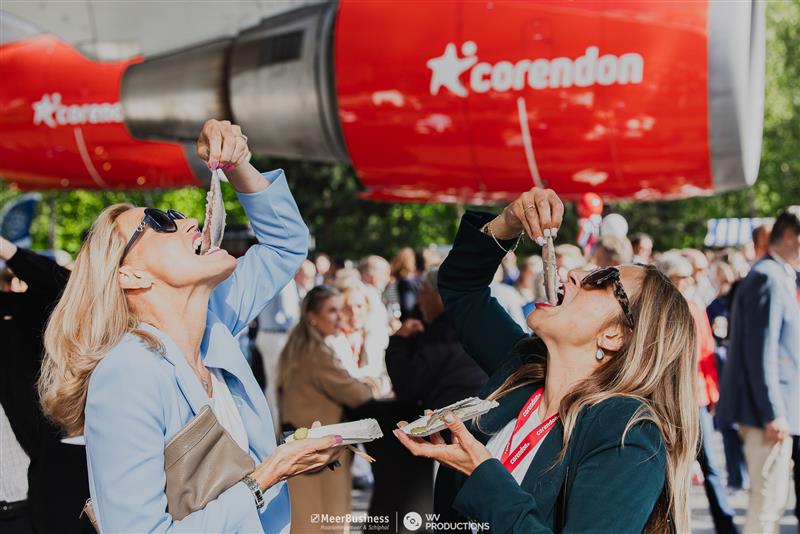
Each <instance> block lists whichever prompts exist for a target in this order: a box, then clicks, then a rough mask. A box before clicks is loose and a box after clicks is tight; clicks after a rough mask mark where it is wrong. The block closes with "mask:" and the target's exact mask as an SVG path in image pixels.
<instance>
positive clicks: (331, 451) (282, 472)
mask: <svg viewBox="0 0 800 534" xmlns="http://www.w3.org/2000/svg"><path fill="white" fill-rule="evenodd" d="M318 426H320V423H319V421H314V424H313V425H311V428H316V427H318ZM342 450H343V447H342V436H325V437H322V438H306V439H298V440H293V441H290V442H288V443H283V444H281V445H279V446H278V447H277V448H276V449H275V450H274V451H272V454H270V455H269V456H268V457H267V459H266V460H265V461H264V463H262V464H261V465H259V466H258V467H256V470H255V472H254V473H253V478H255V479H256V480H257V481H258V483H259V485H260V486H261V488H262V489H267V488H269V487H271V486H273V485H275V484H276V483H278V482H279V481H281V480H286V479H287V478H291V477H293V476H295V475H300V474H302V473H309V472H313V471H317V470H319V469H322V468H324V467H325V466H327V465H330V464H333V463H334V462H336V461H337V460H338V458H339V456H340V455H341V454H342Z"/></svg>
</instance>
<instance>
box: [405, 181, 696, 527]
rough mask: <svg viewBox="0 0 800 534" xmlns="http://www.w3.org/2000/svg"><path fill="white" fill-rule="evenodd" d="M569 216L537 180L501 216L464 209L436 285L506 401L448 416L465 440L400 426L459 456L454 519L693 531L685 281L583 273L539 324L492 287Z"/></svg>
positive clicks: (434, 452) (416, 446) (446, 481)
mask: <svg viewBox="0 0 800 534" xmlns="http://www.w3.org/2000/svg"><path fill="white" fill-rule="evenodd" d="M562 214H563V206H562V204H561V202H560V200H559V199H558V197H557V196H556V195H555V193H554V192H552V191H551V190H542V189H536V188H534V189H532V190H531V191H529V192H527V193H525V194H523V195H522V196H521V197H520V198H519V199H517V200H516V201H515V202H513V203H512V204H510V205H509V206H508V207H507V208H506V209H505V210H504V211H503V213H502V214H501V215H499V216H497V217H494V216H493V215H491V214H483V213H472V212H470V213H467V214H465V215H464V217H463V219H462V222H461V226H460V228H459V231H458V235H457V236H456V239H455V243H454V246H453V250H452V251H451V252H450V255H449V256H448V257H447V259H446V260H445V262H444V264H443V265H442V267H441V269H440V271H439V289H440V292H441V294H442V298H443V299H444V302H445V307H446V310H447V313H448V314H449V315H450V318H451V320H452V323H453V324H454V325H455V326H456V328H457V331H458V334H459V337H460V339H461V342H462V344H463V345H464V348H465V349H466V350H467V352H469V354H470V355H471V356H472V357H473V358H474V359H475V360H476V361H477V362H478V364H480V365H481V367H483V369H484V370H485V371H486V373H487V374H488V375H489V376H490V379H489V382H488V384H487V386H486V389H485V391H484V395H485V396H487V398H490V399H495V400H497V401H498V402H499V406H498V407H496V408H494V409H493V410H492V411H490V412H488V413H487V414H485V415H484V416H483V417H481V418H480V419H479V420H477V421H475V422H473V423H471V424H470V425H469V428H467V427H465V426H464V424H463V423H461V422H460V421H459V420H458V419H457V418H455V417H448V419H450V421H449V422H448V427H449V429H450V431H451V434H452V443H446V442H445V440H444V438H443V437H442V436H440V435H434V436H431V437H430V440H424V439H419V438H410V437H408V436H407V435H406V434H405V433H403V432H402V431H400V430H395V435H396V436H397V437H398V439H400V440H401V441H402V442H403V444H404V445H405V446H406V447H407V448H408V449H409V450H410V451H411V452H412V453H413V454H415V455H418V456H425V457H430V458H434V459H436V460H438V461H439V462H441V463H442V464H444V465H446V466H448V467H450V468H451V469H447V468H443V469H440V471H439V475H438V477H437V482H436V502H435V508H436V509H437V512H439V513H440V514H441V516H440V521H443V522H446V523H448V524H447V525H446V526H447V527H448V529H449V530H466V531H469V530H470V529H472V528H475V527H477V528H478V531H481V529H486V528H488V529H490V530H491V531H492V532H520V533H522V532H524V533H532V532H581V533H584V532H613V533H619V532H643V531H646V532H665V531H677V532H687V531H688V528H689V508H688V502H687V501H688V491H689V481H690V468H691V465H692V462H693V459H694V455H695V449H696V444H697V426H698V423H697V419H696V418H697V410H696V403H695V398H694V395H695V393H694V373H695V369H696V355H695V345H694V323H693V322H692V318H691V315H690V313H689V309H688V306H687V304H686V301H685V300H684V298H683V297H682V296H681V295H680V293H679V292H678V290H677V289H676V288H675V287H674V286H673V285H672V283H671V282H670V281H669V280H668V279H666V278H665V277H664V276H663V275H661V274H660V273H659V272H658V271H657V270H655V269H654V268H652V267H643V266H632V265H631V266H621V267H619V268H609V269H604V270H599V271H596V272H592V273H586V272H580V271H573V272H570V273H569V279H568V280H567V281H566V282H565V283H564V285H563V293H562V297H561V298H560V300H561V303H560V305H559V306H553V307H550V306H539V307H537V309H536V310H535V311H534V312H532V313H531V314H530V315H529V317H528V324H529V326H530V327H531V330H532V331H533V332H534V333H535V334H534V335H533V336H529V335H527V334H526V333H525V332H523V331H522V329H520V328H519V326H517V324H516V323H515V322H514V321H513V320H511V318H510V317H509V316H508V315H507V314H506V312H505V311H504V310H503V309H502V308H501V307H500V305H499V304H498V303H497V301H496V300H495V299H494V298H492V297H491V295H490V291H489V284H490V283H491V281H492V277H493V275H494V273H495V271H496V270H497V267H498V265H499V264H500V261H501V260H502V258H503V257H504V256H505V255H506V252H507V251H508V250H510V249H511V248H512V247H513V246H514V244H515V242H516V240H517V239H518V236H520V235H521V234H522V233H527V234H528V235H529V236H530V237H531V238H532V239H534V240H535V241H537V242H538V243H539V244H543V242H544V238H545V237H546V236H554V235H555V233H556V231H557V229H558V227H559V226H560V224H561V217H562ZM403 424H405V423H404V422H401V423H400V425H401V426H402V425H403ZM467 521H472V522H473V524H471V525H470V524H467V523H466V522H467ZM484 531H485V530H484Z"/></svg>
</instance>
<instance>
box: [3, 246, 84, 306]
mask: <svg viewBox="0 0 800 534" xmlns="http://www.w3.org/2000/svg"><path fill="white" fill-rule="evenodd" d="M0 259H2V260H5V261H6V264H7V265H8V266H9V267H10V268H11V270H12V271H14V274H16V275H17V276H18V277H19V279H20V280H22V281H24V282H25V283H26V284H28V291H31V292H33V293H36V294H37V295H39V296H41V297H43V298H45V299H47V300H51V301H55V300H56V299H57V298H58V297H59V295H60V294H61V292H62V291H63V290H64V286H65V285H67V280H68V279H69V271H68V270H67V269H65V268H64V267H61V266H60V265H59V264H58V263H56V262H55V261H53V260H51V259H50V258H47V257H45V256H42V255H41V254H37V253H35V252H33V251H30V250H26V249H23V248H18V247H17V246H16V245H14V244H13V243H11V242H9V241H7V240H6V239H5V238H3V237H0Z"/></svg>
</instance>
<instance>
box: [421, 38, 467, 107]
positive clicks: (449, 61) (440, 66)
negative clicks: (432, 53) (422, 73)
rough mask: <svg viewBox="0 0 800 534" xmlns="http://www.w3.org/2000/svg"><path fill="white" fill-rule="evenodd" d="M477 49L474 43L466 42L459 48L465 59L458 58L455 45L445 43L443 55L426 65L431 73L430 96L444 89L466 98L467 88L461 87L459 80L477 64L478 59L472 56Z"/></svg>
mask: <svg viewBox="0 0 800 534" xmlns="http://www.w3.org/2000/svg"><path fill="white" fill-rule="evenodd" d="M477 49H478V47H477V45H475V43H474V42H472V41H467V42H466V43H464V45H463V46H462V47H461V51H462V52H463V53H464V54H465V55H466V56H467V57H464V58H459V57H458V50H457V49H456V45H455V43H447V46H446V47H445V49H444V54H442V55H441V56H439V57H435V58H433V59H430V60H428V62H427V63H426V65H427V66H428V68H429V69H431V71H432V74H431V94H432V95H436V94H439V89H440V88H441V87H446V88H447V89H449V90H450V92H451V93H453V94H454V95H457V96H460V97H466V96H467V88H466V87H464V86H463V85H462V83H461V80H459V78H460V77H461V75H462V74H463V73H464V72H466V71H468V70H469V69H471V68H472V66H473V65H474V64H475V63H477V62H478V58H477V57H475V55H474V54H475V52H476V51H477Z"/></svg>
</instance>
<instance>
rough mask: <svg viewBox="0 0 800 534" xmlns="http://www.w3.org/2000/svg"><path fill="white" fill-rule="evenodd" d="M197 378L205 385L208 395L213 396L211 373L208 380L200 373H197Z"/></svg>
mask: <svg viewBox="0 0 800 534" xmlns="http://www.w3.org/2000/svg"><path fill="white" fill-rule="evenodd" d="M197 378H199V379H200V383H201V384H202V385H203V389H204V390H206V395H207V396H209V397H211V394H212V387H211V373H209V376H208V380H205V379H204V378H203V377H202V375H200V373H199V372H198V373H197Z"/></svg>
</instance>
